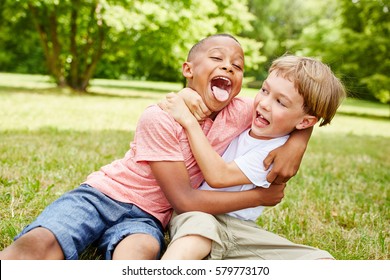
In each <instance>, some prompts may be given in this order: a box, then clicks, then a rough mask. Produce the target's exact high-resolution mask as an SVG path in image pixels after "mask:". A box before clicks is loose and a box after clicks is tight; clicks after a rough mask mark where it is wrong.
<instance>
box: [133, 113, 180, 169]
mask: <svg viewBox="0 0 390 280" xmlns="http://www.w3.org/2000/svg"><path fill="white" fill-rule="evenodd" d="M180 128H181V127H180V125H179V124H178V123H177V122H175V121H174V119H173V118H172V117H170V116H169V114H167V113H166V112H164V111H163V110H161V109H160V107H158V106H157V105H152V106H150V107H148V108H147V109H146V110H145V111H144V112H143V114H142V115H141V117H140V120H139V122H138V124H137V130H136V133H135V137H134V142H133V145H135V160H136V161H183V160H184V158H183V153H182V150H181V148H180V143H179V133H182V129H180Z"/></svg>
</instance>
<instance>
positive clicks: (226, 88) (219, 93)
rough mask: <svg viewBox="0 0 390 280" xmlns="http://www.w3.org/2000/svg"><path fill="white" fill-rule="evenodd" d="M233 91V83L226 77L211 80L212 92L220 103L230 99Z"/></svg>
mask: <svg viewBox="0 0 390 280" xmlns="http://www.w3.org/2000/svg"><path fill="white" fill-rule="evenodd" d="M231 89H232V82H231V81H230V80H229V79H228V78H226V77H222V76H221V77H215V78H213V79H212V80H211V91H212V92H213V94H214V97H215V98H216V99H217V100H218V101H220V102H225V101H226V100H228V99H229V95H230V91H231Z"/></svg>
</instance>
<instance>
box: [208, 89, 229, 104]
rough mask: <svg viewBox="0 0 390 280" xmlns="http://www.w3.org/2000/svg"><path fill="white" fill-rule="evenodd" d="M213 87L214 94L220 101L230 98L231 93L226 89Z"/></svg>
mask: <svg viewBox="0 0 390 280" xmlns="http://www.w3.org/2000/svg"><path fill="white" fill-rule="evenodd" d="M212 89H213V93H214V96H215V98H216V99H217V100H218V101H220V102H225V101H226V100H228V99H229V93H228V92H227V91H226V90H224V89H222V88H219V87H216V86H213V87H212Z"/></svg>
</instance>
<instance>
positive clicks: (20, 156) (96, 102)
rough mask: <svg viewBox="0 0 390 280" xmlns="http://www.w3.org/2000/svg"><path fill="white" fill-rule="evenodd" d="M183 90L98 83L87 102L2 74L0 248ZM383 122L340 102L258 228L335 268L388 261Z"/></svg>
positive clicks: (383, 117)
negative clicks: (325, 255) (320, 255)
mask: <svg viewBox="0 0 390 280" xmlns="http://www.w3.org/2000/svg"><path fill="white" fill-rule="evenodd" d="M180 87H181V86H180V84H175V83H157V82H144V81H142V82H140V81H112V80H95V81H93V83H92V87H91V89H90V92H91V93H89V94H87V95H74V94H71V93H70V92H68V91H66V90H59V89H57V88H55V87H54V85H53V84H52V83H51V82H50V80H49V79H48V78H47V77H46V76H39V75H16V74H5V73H0V139H1V141H0V232H1V235H0V249H3V248H4V247H5V246H7V245H8V244H10V243H11V242H12V238H13V237H14V235H15V234H17V233H18V232H19V231H20V230H21V229H22V228H23V226H25V225H26V224H27V223H28V222H30V221H31V220H32V219H33V218H34V217H36V216H37V215H38V213H39V212H40V211H41V210H42V209H43V208H44V207H45V206H46V205H47V204H49V203H50V202H51V201H53V200H54V199H56V198H57V197H58V196H60V195H61V194H62V193H64V192H65V191H67V190H70V189H73V188H75V187H76V186H78V184H79V183H81V182H83V180H84V179H85V178H86V176H87V175H88V174H89V173H90V172H92V171H95V170H97V169H98V168H99V167H100V166H102V165H104V164H107V163H109V162H111V161H112V160H114V159H116V158H119V157H122V156H123V154H124V153H125V152H126V151H127V149H128V147H129V143H130V141H131V140H132V138H133V135H134V130H135V127H136V124H137V120H138V118H139V116H140V114H141V112H142V111H143V110H144V108H145V107H146V106H148V105H149V104H152V103H155V102H157V101H158V100H160V99H162V98H163V97H164V94H165V93H167V92H169V91H176V90H178V89H180ZM241 94H242V95H248V96H254V95H255V94H256V90H253V89H243V92H242V93H241ZM388 116H389V110H388V106H385V105H381V104H377V103H371V102H363V101H358V100H353V99H348V100H346V101H345V102H344V103H343V105H342V107H341V108H340V112H339V113H338V114H337V115H336V118H335V119H334V121H333V123H332V124H331V125H330V126H328V127H324V128H322V127H321V128H319V127H316V128H315V131H314V133H313V136H312V139H311V140H310V144H309V148H308V150H307V152H306V154H305V157H304V160H303V162H302V165H301V168H300V171H299V172H298V174H297V175H296V176H295V177H294V178H293V179H291V180H290V182H289V184H288V188H287V190H286V196H285V199H284V200H283V202H282V203H280V204H279V205H278V206H276V207H273V208H268V209H267V210H266V211H265V213H264V214H263V215H262V216H261V217H260V219H259V224H260V225H261V226H263V227H264V228H266V229H268V230H271V231H273V232H276V233H278V234H280V235H282V236H285V237H287V238H288V239H290V240H292V241H294V242H297V243H304V244H307V245H311V246H316V247H320V248H323V249H326V250H328V251H329V252H331V253H332V254H333V255H334V256H335V257H336V258H337V259H349V260H350V259H364V260H367V259H371V260H372V259H375V260H377V259H390V245H389V244H390V232H389V222H390V199H389V192H390V190H389V182H390V173H389V170H390V158H389V155H390V145H389V140H390V119H389V117H388ZM91 256H92V257H93V256H94V254H93V253H90V254H87V255H85V256H84V257H83V258H89V257H91Z"/></svg>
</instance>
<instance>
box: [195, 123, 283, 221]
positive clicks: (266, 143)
mask: <svg viewBox="0 0 390 280" xmlns="http://www.w3.org/2000/svg"><path fill="white" fill-rule="evenodd" d="M249 131H250V129H248V130H246V131H244V132H243V133H241V134H240V135H239V136H237V137H236V138H234V140H233V141H232V142H231V143H230V145H229V146H228V148H227V149H226V151H225V152H224V153H223V155H222V158H223V159H224V161H225V162H231V161H233V160H234V161H235V163H236V164H237V165H238V167H239V168H240V169H241V171H242V172H243V173H244V174H245V176H247V177H248V179H249V180H250V181H251V182H252V184H246V185H240V186H233V187H228V188H212V187H210V186H209V185H208V184H207V182H206V181H205V182H203V183H202V185H201V186H200V189H202V190H213V191H225V192H226V191H229V192H232V191H245V190H251V189H254V188H255V187H256V186H258V187H263V188H268V187H269V186H270V183H269V182H268V181H267V179H266V177H267V174H268V172H269V171H266V170H264V165H263V160H264V159H265V157H266V156H267V155H268V153H269V152H270V151H272V150H274V149H276V148H277V147H279V146H281V145H283V144H284V143H285V142H286V141H287V139H288V137H289V135H286V136H283V137H278V138H274V139H270V140H261V139H256V138H253V137H251V136H250V135H249ZM263 208H264V206H258V207H253V208H246V209H241V210H238V211H234V212H230V213H228V215H230V216H233V217H236V218H239V219H242V220H253V221H255V220H256V219H257V218H258V217H259V216H260V214H261V212H262V211H263Z"/></svg>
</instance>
